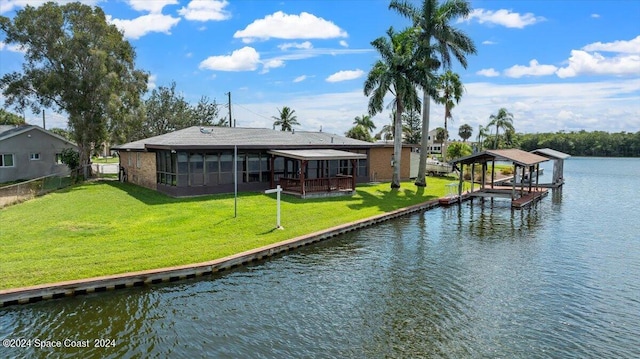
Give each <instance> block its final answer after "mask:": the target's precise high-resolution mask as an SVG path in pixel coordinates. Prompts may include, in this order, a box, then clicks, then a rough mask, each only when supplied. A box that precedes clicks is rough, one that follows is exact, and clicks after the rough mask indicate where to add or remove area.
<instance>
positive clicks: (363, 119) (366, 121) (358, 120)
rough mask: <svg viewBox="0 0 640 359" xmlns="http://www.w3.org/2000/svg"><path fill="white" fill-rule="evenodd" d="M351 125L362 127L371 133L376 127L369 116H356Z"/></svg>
mask: <svg viewBox="0 0 640 359" xmlns="http://www.w3.org/2000/svg"><path fill="white" fill-rule="evenodd" d="M353 124H354V125H356V126H362V127H364V128H365V129H366V130H367V132H372V131H373V130H375V129H376V125H375V124H374V123H373V121H372V120H371V116H369V115H362V116H356V117H355V118H354V119H353Z"/></svg>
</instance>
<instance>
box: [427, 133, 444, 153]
mask: <svg viewBox="0 0 640 359" xmlns="http://www.w3.org/2000/svg"><path fill="white" fill-rule="evenodd" d="M437 134H438V129H437V128H434V129H433V130H431V131H429V135H428V136H427V146H429V147H428V148H429V153H437V154H442V143H438V142H436V135H437Z"/></svg>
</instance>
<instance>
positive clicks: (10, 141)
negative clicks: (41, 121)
mask: <svg viewBox="0 0 640 359" xmlns="http://www.w3.org/2000/svg"><path fill="white" fill-rule="evenodd" d="M65 148H73V149H75V150H77V148H78V147H77V146H76V145H75V144H74V143H72V142H70V141H69V140H67V139H65V138H64V137H61V136H58V135H56V134H55V133H53V132H49V131H47V130H45V129H43V128H42V127H38V126H34V125H21V126H5V125H2V126H0V183H4V182H11V181H16V180H28V179H33V178H38V177H43V176H47V175H50V174H55V173H63V172H65V171H67V170H68V168H67V166H66V165H65V164H63V163H62V162H61V153H62V150H64V149H65Z"/></svg>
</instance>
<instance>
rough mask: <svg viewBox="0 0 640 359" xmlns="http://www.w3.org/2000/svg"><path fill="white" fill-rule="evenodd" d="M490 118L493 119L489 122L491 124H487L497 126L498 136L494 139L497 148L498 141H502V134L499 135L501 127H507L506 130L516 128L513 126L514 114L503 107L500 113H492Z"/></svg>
mask: <svg viewBox="0 0 640 359" xmlns="http://www.w3.org/2000/svg"><path fill="white" fill-rule="evenodd" d="M489 118H490V119H491V121H490V122H489V124H488V125H487V127H491V126H495V127H496V138H495V141H494V145H493V148H494V149H497V148H498V145H499V144H498V142H499V141H500V135H499V131H500V129H501V128H503V129H505V131H507V130H512V131H513V130H514V128H513V114H512V113H511V112H509V111H507V109H506V108H504V107H502V108H501V109H499V110H498V113H497V114H495V115H491V116H489Z"/></svg>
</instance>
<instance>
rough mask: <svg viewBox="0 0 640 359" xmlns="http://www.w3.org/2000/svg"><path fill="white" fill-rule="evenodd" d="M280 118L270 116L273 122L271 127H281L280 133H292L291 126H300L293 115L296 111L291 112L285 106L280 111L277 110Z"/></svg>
mask: <svg viewBox="0 0 640 359" xmlns="http://www.w3.org/2000/svg"><path fill="white" fill-rule="evenodd" d="M278 112H279V114H280V116H278V117H276V116H271V118H273V119H274V120H275V121H274V122H273V126H274V127H275V126H281V128H280V130H281V131H292V130H293V126H300V123H298V118H297V117H296V116H295V115H294V113H295V112H296V110H292V109H290V108H289V107H287V106H284V107H283V108H282V110H278Z"/></svg>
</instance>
